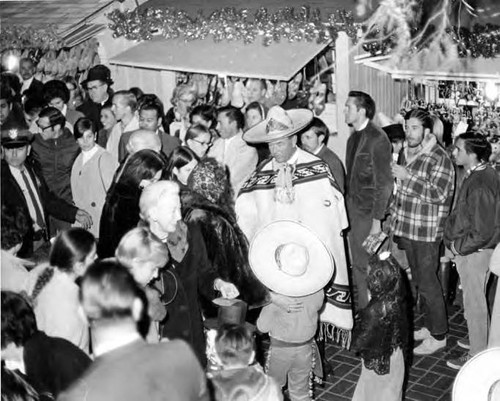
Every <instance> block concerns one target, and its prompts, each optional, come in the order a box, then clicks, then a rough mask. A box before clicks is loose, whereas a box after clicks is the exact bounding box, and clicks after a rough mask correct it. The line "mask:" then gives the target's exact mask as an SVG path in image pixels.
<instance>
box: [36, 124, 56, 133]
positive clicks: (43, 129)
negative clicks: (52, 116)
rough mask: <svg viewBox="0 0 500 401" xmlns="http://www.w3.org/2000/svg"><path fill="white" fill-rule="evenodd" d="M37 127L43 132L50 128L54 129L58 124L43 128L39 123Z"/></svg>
mask: <svg viewBox="0 0 500 401" xmlns="http://www.w3.org/2000/svg"><path fill="white" fill-rule="evenodd" d="M36 125H37V126H38V128H40V129H41V130H42V132H43V131H45V130H46V129H49V128H52V127H55V126H56V124H51V125H47V126H46V127H42V126H41V125H39V124H38V123H37V124H36Z"/></svg>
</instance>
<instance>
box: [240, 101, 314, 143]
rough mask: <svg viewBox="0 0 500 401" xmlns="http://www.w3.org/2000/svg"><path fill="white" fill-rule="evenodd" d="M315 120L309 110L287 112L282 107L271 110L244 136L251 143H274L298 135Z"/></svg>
mask: <svg viewBox="0 0 500 401" xmlns="http://www.w3.org/2000/svg"><path fill="white" fill-rule="evenodd" d="M312 119H313V113H312V111H311V110H308V109H293V110H285V109H283V108H281V107H280V106H274V107H271V109H269V112H268V113H267V118H266V119H265V120H263V121H261V122H260V123H258V124H256V125H255V126H253V127H252V128H250V129H249V130H248V131H247V132H245V133H244V134H243V139H244V140H245V141H247V142H249V143H263V142H272V141H276V140H278V139H282V138H286V137H289V136H291V135H294V134H296V133H297V132H299V131H300V130H301V129H303V128H305V127H306V126H307V125H308V124H309V123H310V122H311V121H312Z"/></svg>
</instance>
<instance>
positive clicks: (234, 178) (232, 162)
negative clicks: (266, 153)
mask: <svg viewBox="0 0 500 401" xmlns="http://www.w3.org/2000/svg"><path fill="white" fill-rule="evenodd" d="M227 140H228V139H223V138H218V139H216V140H215V142H214V144H213V146H212V147H211V148H210V150H209V152H208V156H209V157H213V158H215V159H216V160H217V161H218V162H219V163H221V164H224V165H226V166H227V168H228V170H229V180H230V182H231V186H232V188H233V191H234V196H235V197H236V196H237V195H238V192H239V190H240V188H241V186H242V185H243V183H244V182H245V181H246V180H247V179H248V177H250V175H251V174H252V173H253V172H254V170H255V167H256V166H257V161H258V159H259V157H258V155H257V150H256V149H255V148H253V147H251V146H249V145H248V144H247V143H246V142H245V141H244V140H243V132H241V131H240V132H239V133H238V134H236V136H234V137H232V138H230V142H229V144H228V145H227V149H226V141H227Z"/></svg>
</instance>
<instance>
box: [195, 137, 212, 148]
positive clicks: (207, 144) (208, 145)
mask: <svg viewBox="0 0 500 401" xmlns="http://www.w3.org/2000/svg"><path fill="white" fill-rule="evenodd" d="M192 140H193V141H195V142H198V143H199V144H200V145H204V146H206V147H210V146H212V144H213V143H212V141H210V142H202V141H199V140H198V139H194V138H193V139H192Z"/></svg>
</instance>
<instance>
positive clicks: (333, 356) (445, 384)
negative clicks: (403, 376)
mask: <svg viewBox="0 0 500 401" xmlns="http://www.w3.org/2000/svg"><path fill="white" fill-rule="evenodd" d="M449 315H450V316H449V323H450V330H449V334H448V345H447V347H446V348H445V350H444V351H440V352H437V353H436V354H434V355H430V356H415V357H414V358H413V361H411V368H410V372H409V377H408V380H407V382H406V383H405V385H406V391H405V398H404V400H406V401H434V400H436V401H437V400H439V401H451V390H452V387H453V381H454V379H455V376H456V374H457V372H458V371H457V370H453V369H450V368H448V367H447V366H446V360H447V359H449V358H450V357H451V358H455V357H457V356H459V355H461V354H462V352H463V351H462V349H461V348H460V347H458V345H457V340H458V339H461V338H464V337H465V336H466V334H467V327H466V323H465V320H464V317H463V310H462V309H461V308H458V307H452V308H451V310H450V311H449ZM416 320H417V321H416V327H420V326H421V321H422V316H421V315H420V316H418V317H417V319H416ZM326 355H327V357H328V360H329V361H330V363H331V364H332V367H333V369H334V373H333V375H330V376H329V377H328V378H327V380H326V382H325V383H324V387H323V388H322V387H316V392H315V394H316V399H317V400H318V401H323V400H324V401H348V400H351V398H352V395H353V393H354V388H355V386H356V382H357V380H358V377H359V374H360V372H361V361H360V359H359V358H358V357H357V356H356V355H354V353H352V352H350V351H347V350H344V349H342V348H340V347H337V346H335V345H327V349H326ZM373 401H383V400H373Z"/></svg>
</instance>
